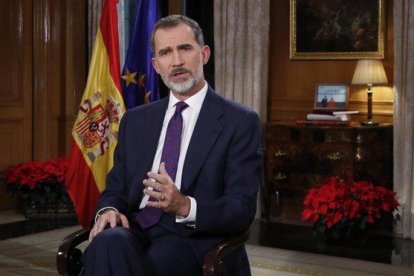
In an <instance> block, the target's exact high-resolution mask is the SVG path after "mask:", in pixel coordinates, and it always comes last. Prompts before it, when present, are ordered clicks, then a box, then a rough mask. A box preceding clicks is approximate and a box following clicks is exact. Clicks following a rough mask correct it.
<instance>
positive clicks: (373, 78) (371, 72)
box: [352, 59, 388, 84]
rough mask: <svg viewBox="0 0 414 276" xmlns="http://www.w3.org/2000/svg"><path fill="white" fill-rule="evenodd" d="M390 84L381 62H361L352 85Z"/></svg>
mask: <svg viewBox="0 0 414 276" xmlns="http://www.w3.org/2000/svg"><path fill="white" fill-rule="evenodd" d="M385 83H388V79H387V75H386V74H385V70H384V66H382V62H381V60H376V59H371V60H359V61H358V63H357V66H356V68H355V72H354V76H353V78H352V84H385Z"/></svg>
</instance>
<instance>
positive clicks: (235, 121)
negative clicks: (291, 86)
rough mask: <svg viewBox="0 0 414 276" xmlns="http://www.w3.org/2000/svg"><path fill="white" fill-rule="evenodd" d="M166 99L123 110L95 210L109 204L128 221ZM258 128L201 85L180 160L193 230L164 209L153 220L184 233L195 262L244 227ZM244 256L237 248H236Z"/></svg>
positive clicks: (249, 212) (256, 164)
mask: <svg viewBox="0 0 414 276" xmlns="http://www.w3.org/2000/svg"><path fill="white" fill-rule="evenodd" d="M167 106H168V98H164V99H162V100H160V101H157V102H154V103H151V104H147V105H143V106H139V107H137V108H134V109H131V110H129V111H127V112H126V113H125V114H124V116H123V118H122V121H121V125H120V128H119V137H118V145H117V147H116V150H115V155H114V158H115V160H114V167H113V169H112V170H111V171H110V173H109V175H108V180H107V187H106V190H105V191H104V192H103V193H102V195H101V198H100V200H99V202H98V206H97V210H99V209H101V208H103V207H107V206H113V207H115V208H117V209H118V210H119V211H120V212H121V213H124V214H126V215H127V216H128V217H130V218H132V215H133V214H134V213H136V212H137V211H138V207H139V203H140V200H141V198H142V196H143V193H142V190H143V189H144V186H143V184H142V180H143V179H145V178H147V176H146V173H147V172H148V171H149V170H150V169H151V166H152V162H153V159H154V155H155V152H156V147H157V143H158V140H159V135H160V132H161V128H162V123H163V120H164V116H165V112H166V109H167ZM261 151H262V149H261V127H260V122H259V119H258V116H257V114H256V113H255V112H253V111H251V110H249V109H247V108H245V107H244V106H242V105H240V104H236V103H234V102H231V101H228V100H226V99H224V98H222V97H221V96H219V95H217V94H216V93H215V92H214V90H212V89H211V88H209V89H208V91H207V95H206V98H205V100H204V103H203V105H202V108H201V111H200V114H199V117H198V120H197V123H196V126H195V129H194V132H193V135H192V138H191V141H190V144H189V147H188V151H187V155H186V158H185V162H184V168H183V177H182V184H181V193H183V194H185V195H189V196H192V197H194V198H195V200H196V201H197V214H196V225H195V227H188V226H187V225H186V224H177V223H175V216H171V215H168V214H164V215H163V217H162V219H161V222H160V224H161V225H162V226H163V227H166V228H167V229H169V230H171V231H172V232H175V233H177V234H179V235H184V236H186V237H188V238H189V239H190V240H191V242H192V244H193V249H194V252H196V254H197V256H198V258H199V260H200V261H201V263H202V262H203V259H204V255H205V254H206V252H207V251H208V250H209V249H210V248H211V247H212V246H213V245H214V244H216V243H217V242H218V241H219V240H221V239H223V238H225V237H226V236H228V235H231V234H232V233H235V232H241V231H246V230H247V229H248V228H249V226H250V224H251V222H252V221H253V219H254V216H255V212H256V198H257V192H258V187H259V184H260V181H261V173H262V171H261V169H262V154H261ZM239 254H240V255H243V256H244V257H245V252H244V248H243V249H242V250H241V252H239Z"/></svg>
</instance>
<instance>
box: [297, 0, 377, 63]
mask: <svg viewBox="0 0 414 276" xmlns="http://www.w3.org/2000/svg"><path fill="white" fill-rule="evenodd" d="M384 32H385V0H364V1H361V0H336V1H325V0H316V1H315V0H290V58H291V59H367V58H378V59H382V58H384Z"/></svg>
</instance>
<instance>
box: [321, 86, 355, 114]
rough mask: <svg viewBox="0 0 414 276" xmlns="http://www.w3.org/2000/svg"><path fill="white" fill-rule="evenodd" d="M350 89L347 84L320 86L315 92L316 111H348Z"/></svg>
mask: <svg viewBox="0 0 414 276" xmlns="http://www.w3.org/2000/svg"><path fill="white" fill-rule="evenodd" d="M348 93H349V87H348V86H347V85H345V84H318V85H317V86H316V91H315V106H314V109H315V110H320V111H323V110H326V111H328V110H331V111H335V110H346V109H347V108H348Z"/></svg>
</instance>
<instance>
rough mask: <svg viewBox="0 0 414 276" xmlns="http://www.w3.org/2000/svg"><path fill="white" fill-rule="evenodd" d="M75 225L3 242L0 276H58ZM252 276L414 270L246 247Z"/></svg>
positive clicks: (407, 272)
mask: <svg viewBox="0 0 414 276" xmlns="http://www.w3.org/2000/svg"><path fill="white" fill-rule="evenodd" d="M78 229H80V227H79V226H72V227H67V228H63V229H57V230H51V231H46V232H41V233H37V234H32V235H26V236H21V237H17V238H10V239H6V240H2V241H0V275H57V271H56V264H55V258H56V256H55V255H56V250H57V248H58V245H59V243H60V242H61V240H62V239H63V238H64V237H65V236H67V235H68V234H70V233H72V232H74V231H76V230H78ZM247 251H248V255H249V259H250V264H251V267H252V274H253V276H268V275H281V276H293V275H414V269H408V268H402V267H398V266H392V265H387V264H381V263H374V262H367V261H360V260H352V259H346V258H339V257H331V256H322V255H318V254H311V253H302V252H297V251H290V250H283V249H276V248H269V247H261V246H257V245H251V244H248V245H247Z"/></svg>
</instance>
